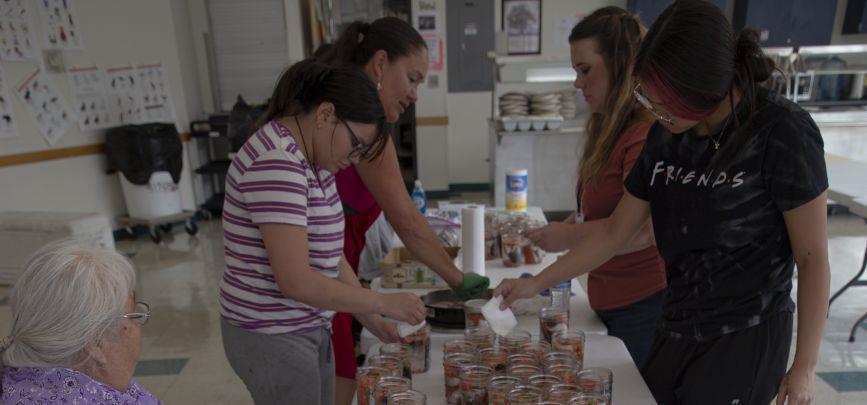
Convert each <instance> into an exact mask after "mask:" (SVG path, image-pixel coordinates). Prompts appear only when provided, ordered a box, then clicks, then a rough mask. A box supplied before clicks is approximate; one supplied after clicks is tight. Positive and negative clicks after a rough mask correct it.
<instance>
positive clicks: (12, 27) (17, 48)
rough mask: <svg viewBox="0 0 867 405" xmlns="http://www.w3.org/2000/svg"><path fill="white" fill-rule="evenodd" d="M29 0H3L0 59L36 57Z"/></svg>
mask: <svg viewBox="0 0 867 405" xmlns="http://www.w3.org/2000/svg"><path fill="white" fill-rule="evenodd" d="M29 4H30V3H29V1H28V0H2V5H3V6H2V7H0V60H14V61H21V60H28V59H33V58H34V57H35V53H34V50H33V38H32V35H31V34H32V30H31V27H32V25H31V23H30V11H29V7H28V6H29Z"/></svg>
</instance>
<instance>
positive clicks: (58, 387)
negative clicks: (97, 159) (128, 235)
mask: <svg viewBox="0 0 867 405" xmlns="http://www.w3.org/2000/svg"><path fill="white" fill-rule="evenodd" d="M134 287H135V272H134V271H133V268H132V265H131V264H130V262H129V261H128V260H126V258H124V257H123V256H121V255H120V254H118V253H117V252H115V251H112V250H107V249H100V248H90V247H87V246H85V245H82V244H80V243H77V242H73V241H62V242H56V243H52V244H49V245H47V246H45V247H43V248H42V249H40V250H39V251H38V252H37V253H36V254H35V255H34V256H33V257H32V258H30V260H29V261H28V263H27V265H26V268H25V270H24V273H22V274H21V277H19V279H18V281H17V282H16V283H15V286H14V287H13V288H12V294H11V297H10V304H11V307H12V318H13V319H14V323H13V324H12V331H11V333H10V334H9V335H8V336H7V337H6V338H4V339H3V342H2V357H0V361H2V366H3V368H2V380H0V384H2V396H0V403H4V404H5V403H10V404H12V403H15V404H18V403H25V404H31V403H115V404H160V403H161V402H160V401H159V400H157V399H156V398H155V397H154V396H153V395H151V394H150V393H149V392H147V391H146V390H145V389H144V388H142V387H141V386H140V385H138V384H137V383H136V382H135V381H133V380H132V375H133V371H134V370H135V365H136V363H137V362H138V357H139V352H140V351H141V327H142V325H144V324H145V323H146V322H147V320H148V318H149V317H150V310H149V308H148V306H147V304H144V303H141V302H139V303H137V302H135V295H134V293H133V288H134Z"/></svg>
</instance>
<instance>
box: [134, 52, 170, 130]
mask: <svg viewBox="0 0 867 405" xmlns="http://www.w3.org/2000/svg"><path fill="white" fill-rule="evenodd" d="M138 85H139V91H140V92H141V97H142V100H141V101H142V103H141V105H142V110H143V114H142V115H143V118H144V119H145V120H146V121H148V122H174V120H175V114H174V108H173V107H174V104H173V103H172V97H171V92H170V91H169V83H168V78H167V77H166V72H165V69H163V65H162V63H152V64H145V65H139V66H138Z"/></svg>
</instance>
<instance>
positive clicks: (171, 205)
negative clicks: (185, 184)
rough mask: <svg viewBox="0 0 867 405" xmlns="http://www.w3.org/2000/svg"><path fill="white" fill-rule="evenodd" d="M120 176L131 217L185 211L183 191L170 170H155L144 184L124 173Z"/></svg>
mask: <svg viewBox="0 0 867 405" xmlns="http://www.w3.org/2000/svg"><path fill="white" fill-rule="evenodd" d="M118 176H120V186H121V189H122V190H123V199H124V201H126V209H127V212H128V213H129V216H130V217H132V218H137V219H154V218H159V217H164V216H168V215H175V214H180V213H181V212H183V210H184V209H183V207H182V206H181V192H180V190H179V189H178V185H177V184H176V183H175V182H174V180H172V175H171V174H169V172H163V171H160V172H154V173H153V174H151V177H150V180H149V181H148V183H147V184H144V185H136V184H133V183H131V182H130V181H129V180H127V179H126V177H125V176H124V175H123V174H118Z"/></svg>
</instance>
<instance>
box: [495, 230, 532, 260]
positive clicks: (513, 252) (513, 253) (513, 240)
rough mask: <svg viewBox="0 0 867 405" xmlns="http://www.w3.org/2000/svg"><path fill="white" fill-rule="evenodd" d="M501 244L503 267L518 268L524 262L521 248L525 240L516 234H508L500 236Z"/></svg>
mask: <svg viewBox="0 0 867 405" xmlns="http://www.w3.org/2000/svg"><path fill="white" fill-rule="evenodd" d="M501 243H502V256H503V266H506V267H518V266H520V265H521V264H522V263H523V262H524V254H523V248H524V245H525V244H526V243H527V240H526V239H525V238H524V237H523V236H521V234H519V233H517V232H510V233H506V234H504V235H503V236H502V238H501Z"/></svg>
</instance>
